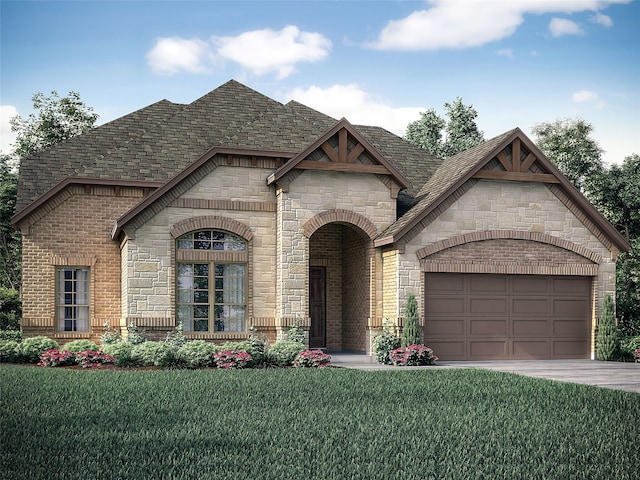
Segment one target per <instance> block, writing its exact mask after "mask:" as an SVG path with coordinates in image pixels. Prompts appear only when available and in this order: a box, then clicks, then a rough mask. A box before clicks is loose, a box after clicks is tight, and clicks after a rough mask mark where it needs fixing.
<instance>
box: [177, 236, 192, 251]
mask: <svg viewBox="0 0 640 480" xmlns="http://www.w3.org/2000/svg"><path fill="white" fill-rule="evenodd" d="M178 249H179V250H193V240H191V239H190V238H182V239H180V240H178Z"/></svg>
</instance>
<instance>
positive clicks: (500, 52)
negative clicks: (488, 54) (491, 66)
mask: <svg viewBox="0 0 640 480" xmlns="http://www.w3.org/2000/svg"><path fill="white" fill-rule="evenodd" d="M496 55H498V56H499V57H507V58H513V50H511V49H510V48H502V49H500V50H498V51H497V52H496Z"/></svg>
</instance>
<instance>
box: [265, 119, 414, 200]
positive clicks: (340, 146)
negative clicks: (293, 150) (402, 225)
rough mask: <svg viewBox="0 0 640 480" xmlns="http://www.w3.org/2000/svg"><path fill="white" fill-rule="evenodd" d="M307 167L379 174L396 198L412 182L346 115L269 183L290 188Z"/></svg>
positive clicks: (277, 172)
mask: <svg viewBox="0 0 640 480" xmlns="http://www.w3.org/2000/svg"><path fill="white" fill-rule="evenodd" d="M304 170H317V171H325V172H326V171H332V172H346V173H371V174H375V175H378V176H379V178H380V179H381V180H382V181H383V182H384V184H385V185H387V187H389V189H390V190H391V195H392V197H393V198H396V197H397V195H398V192H399V191H400V190H402V189H404V188H407V187H408V186H409V181H408V180H407V179H406V178H405V177H404V175H402V173H400V172H399V171H398V170H397V169H396V168H395V167H394V166H393V165H392V164H391V163H390V162H389V161H387V160H386V159H385V158H384V157H383V156H382V154H381V153H380V152H378V150H376V148H375V147H374V146H373V145H371V144H370V143H369V142H368V141H367V140H366V139H365V138H364V137H363V136H362V135H361V134H360V133H359V132H358V131H357V130H356V129H355V128H354V127H353V125H351V124H350V123H349V122H348V121H347V120H346V119H344V118H343V119H342V120H340V121H339V122H338V123H336V124H335V125H334V126H333V127H332V128H331V129H330V130H329V131H328V132H326V133H325V134H324V135H322V136H321V137H320V138H319V139H318V140H316V141H315V142H314V143H312V144H311V145H309V146H308V147H307V148H306V149H304V150H303V151H302V152H300V153H299V154H298V155H296V156H295V157H293V158H292V159H291V160H289V161H288V162H287V163H285V164H284V165H283V166H282V167H281V168H279V169H278V170H276V171H275V172H274V173H273V174H272V175H270V176H269V178H268V179H267V184H269V185H270V184H272V183H276V184H277V185H278V188H280V189H282V190H283V191H287V190H288V188H289V184H290V183H291V182H292V181H293V180H294V179H295V178H296V177H297V176H298V175H300V173H302V171H304Z"/></svg>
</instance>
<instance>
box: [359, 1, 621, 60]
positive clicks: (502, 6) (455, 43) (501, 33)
mask: <svg viewBox="0 0 640 480" xmlns="http://www.w3.org/2000/svg"><path fill="white" fill-rule="evenodd" d="M630 1H631V0H571V1H558V0H509V1H506V0H505V1H484V2H482V3H481V2H479V1H473V2H472V1H451V0H429V1H428V2H427V3H428V8H426V9H423V10H417V11H415V12H413V13H411V14H410V15H408V16H407V17H405V18H402V19H400V20H391V21H390V22H389V23H388V24H387V25H386V26H385V27H384V29H383V30H382V31H381V32H380V34H379V36H378V38H377V39H376V40H375V41H373V42H370V43H368V44H367V46H368V47H370V48H375V49H379V50H437V49H441V48H468V47H475V46H480V45H484V44H486V43H489V42H492V41H494V40H499V39H501V38H506V37H509V36H510V35H512V34H513V33H514V32H515V31H516V29H517V28H518V26H519V25H520V24H521V23H522V22H523V21H524V15H525V14H532V13H534V14H544V13H556V12H563V13H576V12H582V11H594V12H595V11H598V10H600V9H602V8H605V7H607V6H608V5H609V4H611V3H629V2H630ZM598 15H599V14H597V15H596V18H600V17H599V16H598ZM602 17H606V16H605V15H602ZM607 18H608V17H607ZM601 21H606V20H601Z"/></svg>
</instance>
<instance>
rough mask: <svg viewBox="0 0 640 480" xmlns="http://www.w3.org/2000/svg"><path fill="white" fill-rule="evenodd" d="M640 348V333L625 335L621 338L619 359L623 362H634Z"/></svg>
mask: <svg viewBox="0 0 640 480" xmlns="http://www.w3.org/2000/svg"><path fill="white" fill-rule="evenodd" d="M639 348H640V335H638V336H636V337H624V338H622V339H621V340H620V353H619V359H620V360H621V361H623V362H634V361H635V352H636V350H638V349H639Z"/></svg>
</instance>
